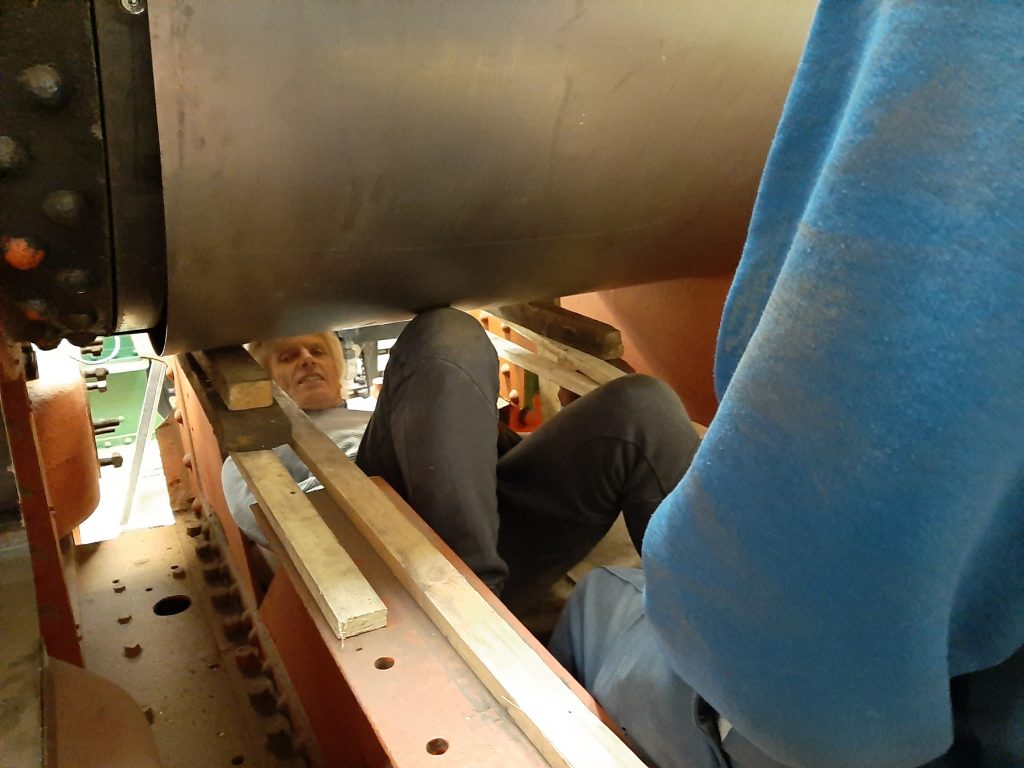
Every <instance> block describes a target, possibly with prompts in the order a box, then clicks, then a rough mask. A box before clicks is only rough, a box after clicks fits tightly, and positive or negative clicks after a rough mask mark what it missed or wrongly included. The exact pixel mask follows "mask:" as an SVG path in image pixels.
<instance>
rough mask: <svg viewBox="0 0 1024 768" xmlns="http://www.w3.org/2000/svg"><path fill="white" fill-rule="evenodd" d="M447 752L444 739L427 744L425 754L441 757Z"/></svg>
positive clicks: (446, 744)
mask: <svg viewBox="0 0 1024 768" xmlns="http://www.w3.org/2000/svg"><path fill="white" fill-rule="evenodd" d="M447 751H448V742H447V741H446V740H445V739H431V740H430V741H428V742H427V752H429V753H430V754H432V755H443V754H444V753H445V752H447Z"/></svg>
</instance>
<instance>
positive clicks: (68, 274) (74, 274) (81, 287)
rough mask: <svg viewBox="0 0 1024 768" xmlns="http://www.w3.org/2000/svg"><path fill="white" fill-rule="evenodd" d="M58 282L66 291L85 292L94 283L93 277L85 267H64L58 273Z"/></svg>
mask: <svg viewBox="0 0 1024 768" xmlns="http://www.w3.org/2000/svg"><path fill="white" fill-rule="evenodd" d="M57 284H58V285H59V286H60V287H61V288H63V289H64V290H65V291H70V292H72V293H85V292H86V291H88V289H89V287H90V286H91V285H92V279H91V278H90V277H89V273H88V272H87V271H86V270H84V269H62V270H60V271H59V272H58V273H57Z"/></svg>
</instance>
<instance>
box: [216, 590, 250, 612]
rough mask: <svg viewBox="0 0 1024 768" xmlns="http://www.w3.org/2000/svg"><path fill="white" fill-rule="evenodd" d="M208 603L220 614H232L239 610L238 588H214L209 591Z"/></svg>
mask: <svg viewBox="0 0 1024 768" xmlns="http://www.w3.org/2000/svg"><path fill="white" fill-rule="evenodd" d="M210 602H211V603H212V604H213V607H214V608H215V609H216V610H218V611H220V612H221V613H234V612H236V611H237V610H238V609H239V608H241V607H242V606H241V601H240V600H239V595H238V587H236V586H230V587H215V588H214V589H211V590H210Z"/></svg>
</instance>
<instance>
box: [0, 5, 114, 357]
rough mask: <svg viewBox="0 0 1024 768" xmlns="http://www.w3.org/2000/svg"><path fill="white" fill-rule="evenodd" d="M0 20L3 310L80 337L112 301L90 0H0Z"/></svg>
mask: <svg viewBox="0 0 1024 768" xmlns="http://www.w3.org/2000/svg"><path fill="white" fill-rule="evenodd" d="M0 19H2V21H0V318H2V320H3V322H4V323H5V324H6V326H7V331H8V332H9V334H10V336H11V338H13V339H18V340H22V341H33V342H35V343H37V344H39V345H40V346H43V347H46V348H49V347H52V346H56V344H57V343H58V342H59V341H60V339H61V338H62V337H64V336H68V337H70V338H71V339H72V340H73V341H76V342H77V343H82V342H84V341H85V340H87V339H92V338H93V337H94V336H95V335H96V334H98V333H102V332H105V331H106V330H108V329H111V328H112V327H113V303H114V296H113V285H112V252H111V242H110V224H109V212H108V203H107V183H106V180H107V169H106V152H105V147H104V142H103V129H102V119H101V108H100V96H99V80H98V76H97V70H96V60H95V55H94V40H93V27H92V9H91V4H90V3H89V2H88V1H87V0H40V1H39V2H32V3H27V2H23V0H0Z"/></svg>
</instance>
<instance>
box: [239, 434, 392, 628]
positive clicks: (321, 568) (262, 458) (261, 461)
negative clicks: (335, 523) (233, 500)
mask: <svg viewBox="0 0 1024 768" xmlns="http://www.w3.org/2000/svg"><path fill="white" fill-rule="evenodd" d="M231 457H232V458H233V459H234V460H235V465H236V466H237V467H238V471H239V472H241V473H242V477H244V478H245V481H246V483H248V485H249V488H250V490H252V492H253V495H255V496H256V499H257V500H258V501H259V503H260V508H261V510H262V511H263V514H264V516H265V517H266V519H267V522H268V523H270V527H271V528H273V529H274V533H275V534H277V537H278V539H280V541H281V544H282V546H283V547H284V549H285V552H286V554H287V556H288V559H289V560H290V561H291V563H292V565H293V566H295V570H296V571H298V573H299V575H300V576H301V577H302V582H303V583H304V584H305V585H306V588H307V589H308V590H309V593H310V595H312V597H313V599H314V600H315V601H316V604H317V605H318V606H319V607H320V611H321V612H322V613H323V616H324V619H326V621H327V624H328V625H329V626H330V628H331V629H332V630H333V631H334V634H335V636H337V638H338V639H339V640H344V639H345V638H347V637H353V636H354V635H358V634H361V633H363V632H369V631H370V630H372V629H380V628H381V627H384V626H387V620H388V609H387V607H386V606H385V605H384V603H383V601H382V600H381V599H380V597H378V595H377V593H376V592H375V591H374V590H373V587H371V586H370V584H369V583H368V582H367V581H366V579H365V578H363V574H362V573H361V572H360V571H359V568H358V567H357V566H356V564H355V563H354V562H352V558H351V557H349V556H348V553H347V552H346V551H345V549H344V547H342V546H341V543H340V542H339V541H338V540H337V539H336V538H335V537H334V534H333V533H332V532H331V529H330V528H328V527H327V523H325V522H324V521H323V519H322V518H321V517H320V514H319V513H318V512H317V511H316V508H315V507H314V506H313V503H312V502H311V501H310V500H309V499H308V498H306V494H305V493H303V492H302V491H301V490H300V489H299V486H298V485H296V484H295V480H293V479H292V476H291V475H290V474H288V470H287V468H286V467H285V466H284V464H282V463H281V459H280V458H279V457H278V455H277V454H276V453H274V452H273V451H251V452H240V453H232V454H231Z"/></svg>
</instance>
